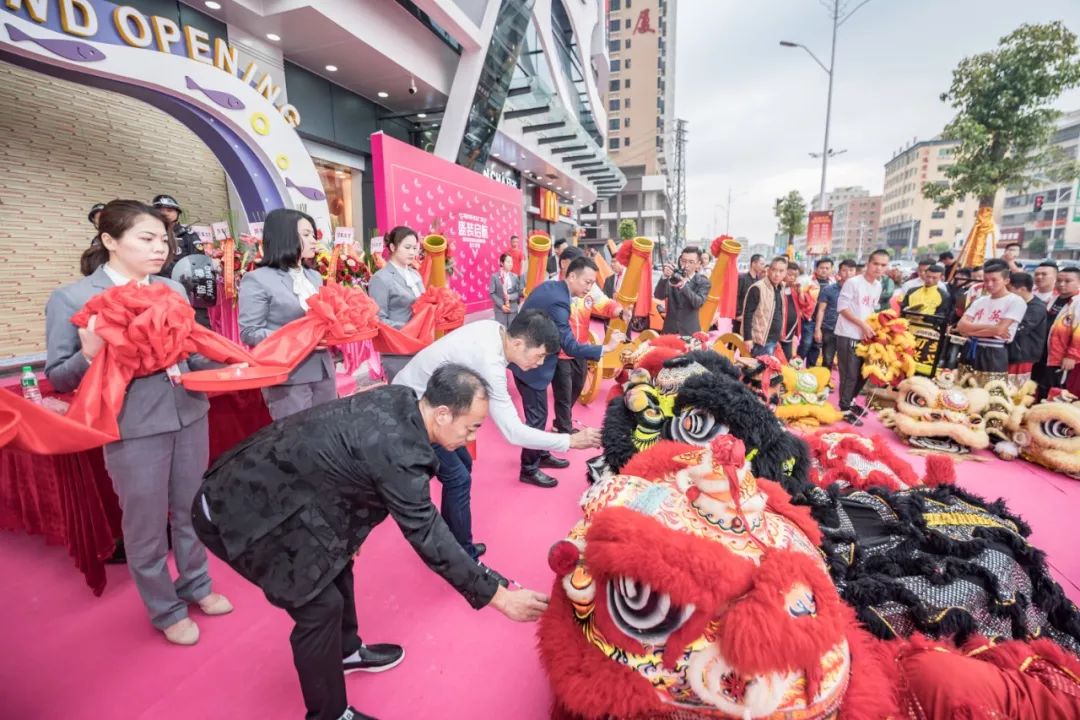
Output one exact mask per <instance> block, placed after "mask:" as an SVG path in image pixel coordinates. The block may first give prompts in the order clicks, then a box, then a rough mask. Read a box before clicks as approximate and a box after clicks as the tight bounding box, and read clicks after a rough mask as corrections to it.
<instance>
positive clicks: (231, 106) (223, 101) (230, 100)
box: [184, 75, 244, 110]
mask: <svg viewBox="0 0 1080 720" xmlns="http://www.w3.org/2000/svg"><path fill="white" fill-rule="evenodd" d="M184 80H186V81H187V87H188V90H198V91H199V92H201V93H202V94H203V95H205V96H206V97H208V98H210V99H211V100H213V101H214V103H215V104H216V105H220V106H221V107H223V108H225V109H226V110H243V109H244V102H243V100H241V99H240V98H238V97H236V96H235V95H230V94H229V93H227V92H222V91H221V90H209V89H207V88H204V87H202V86H200V85H199V83H197V82H195V81H194V80H192V79H191V78H189V77H188V76H187V75H185V76H184Z"/></svg>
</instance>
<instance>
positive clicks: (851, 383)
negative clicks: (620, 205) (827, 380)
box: [836, 337, 866, 412]
mask: <svg viewBox="0 0 1080 720" xmlns="http://www.w3.org/2000/svg"><path fill="white" fill-rule="evenodd" d="M857 344H858V340H852V339H851V338H846V337H837V338H836V361H837V365H838V366H839V369H840V409H841V410H843V411H845V412H846V411H847V410H848V408H850V407H851V403H852V402H853V401H854V400H855V398H856V397H858V395H859V393H860V392H861V391H862V388H863V385H865V384H866V380H864V379H863V376H862V365H863V359H862V358H861V357H859V356H858V355H856V354H855V346H856V345H857Z"/></svg>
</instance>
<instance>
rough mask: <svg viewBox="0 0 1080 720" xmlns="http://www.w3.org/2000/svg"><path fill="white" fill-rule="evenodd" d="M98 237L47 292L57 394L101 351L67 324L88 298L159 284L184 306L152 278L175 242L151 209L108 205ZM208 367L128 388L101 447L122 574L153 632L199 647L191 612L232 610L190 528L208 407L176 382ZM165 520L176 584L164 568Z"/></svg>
mask: <svg viewBox="0 0 1080 720" xmlns="http://www.w3.org/2000/svg"><path fill="white" fill-rule="evenodd" d="M98 231H99V232H98V235H97V237H96V238H95V242H94V244H93V245H91V247H90V248H89V249H87V251H86V253H85V254H84V256H83V261H84V273H85V274H86V277H84V278H82V279H80V280H79V281H77V282H74V283H72V284H70V285H65V286H63V287H61V288H58V289H57V290H55V291H53V293H52V295H51V296H49V303H48V305H47V306H46V307H45V344H46V359H45V376H46V377H47V378H48V379H49V382H50V383H52V386H53V387H54V388H55V389H56V391H57V392H61V393H68V392H72V391H73V390H75V389H76V388H77V387H78V386H79V383H80V382H81V381H82V379H83V376H84V375H85V374H86V371H87V370H88V369H89V368H90V365H91V363H94V362H100V361H99V360H96V358H97V357H98V355H99V353H100V352H101V350H102V349H104V347H105V340H104V339H103V338H102V337H101V336H100V335H98V334H97V333H96V332H94V326H95V321H96V316H94V317H91V318H90V323H89V326H88V327H86V328H77V327H75V325H73V324H72V323H71V317H72V315H74V314H75V313H76V312H77V311H78V310H79V309H80V308H82V307H83V306H84V305H85V304H86V303H87V302H88V301H89V300H90V299H91V298H92V297H94V296H96V295H99V294H101V293H102V292H105V291H106V290H108V289H109V288H111V287H113V286H115V285H125V284H127V283H131V282H136V283H138V284H140V285H149V284H160V283H165V284H166V285H167V286H168V287H169V288H170V289H172V290H174V291H175V292H176V294H177V295H179V296H180V297H182V298H184V300H185V301H186V300H187V293H185V292H184V289H183V288H182V287H181V286H180V285H178V284H177V283H175V282H173V281H172V280H169V279H168V278H164V277H161V276H159V275H158V272H160V271H161V268H162V266H163V265H164V264H165V263H166V262H167V261H168V260H169V259H170V258H171V257H172V256H173V254H174V242H175V241H174V239H173V237H172V234H171V233H170V232H169V231H168V230H167V229H166V223H165V219H164V218H163V217H162V216H161V214H160V213H159V212H158V211H157V210H155V209H154V208H151V207H149V206H147V205H144V204H142V203H141V202H137V201H135V200H113V201H112V202H110V203H109V204H108V205H106V206H105V207H104V208H102V210H101V212H100V213H99V216H98ZM189 363H190V365H191V367H190V368H189ZM208 366H211V363H210V362H209V361H207V360H206V359H205V358H202V357H201V356H197V355H192V356H191V357H189V358H187V359H185V360H181V361H179V362H178V363H176V364H175V365H173V366H172V367H170V368H168V369H166V370H162V371H160V372H157V373H154V374H153V375H146V376H144V377H138V378H135V379H134V380H132V381H131V383H130V384H129V385H128V386H127V390H126V391H125V394H124V405H123V407H122V409H121V411H120V416H119V417H118V418H117V424H118V426H119V430H120V440H118V441H117V442H113V443H109V444H108V445H106V446H105V448H104V453H105V467H106V468H107V469H108V471H109V477H110V478H111V479H112V483H113V488H114V489H115V490H116V494H117V496H118V497H119V499H120V508H121V509H122V510H123V523H122V530H123V534H124V549H125V552H126V555H127V564H128V569H129V570H130V571H131V576H132V578H133V579H134V580H135V587H136V589H137V590H138V591H139V596H140V597H141V598H142V601H143V604H144V605H145V606H146V610H147V613H148V614H149V615H150V620H151V622H152V623H153V625H154V627H156V628H157V629H159V630H161V631H162V632H163V633H164V634H165V637H166V638H167V639H168V640H169V641H170V642H173V643H176V644H178V645H193V644H194V643H196V642H197V641H198V640H199V628H198V626H196V625H195V623H194V622H193V621H192V620H191V619H190V618H189V617H188V604H189V603H192V604H197V605H198V606H199V607H200V609H201V610H202V611H203V612H204V613H205V614H207V615H222V614H224V613H227V612H230V611H231V610H232V605H231V604H230V603H229V601H228V600H227V599H226V598H225V597H224V596H223V595H219V594H218V593H215V592H211V589H210V575H209V574H208V573H207V565H206V548H205V547H204V546H203V544H202V542H200V541H199V539H198V538H197V537H196V535H195V530H194V528H193V527H192V524H191V504H192V502H193V501H194V499H195V491H196V490H197V489H198V487H199V483H200V482H202V474H203V473H204V472H205V471H206V466H207V463H208V461H209V458H210V436H209V430H208V427H209V426H208V425H207V419H206V416H207V412H208V411H209V409H210V403H209V402H207V400H206V395H204V394H203V393H200V392H191V391H189V390H186V389H185V388H184V386H183V385H181V384H180V383H179V382H177V380H176V379H177V378H178V377H179V376H180V375H182V374H183V373H186V372H188V370H189V369H194V370H197V369H200V368H202V367H208ZM170 516H171V517H172V541H173V552H174V555H175V556H176V570H177V574H178V575H179V578H178V579H176V580H173V578H172V576H171V575H170V573H169V566H168V564H167V562H166V561H167V559H168V555H169V547H168V538H167V531H166V521H167V519H168V518H169V517H170Z"/></svg>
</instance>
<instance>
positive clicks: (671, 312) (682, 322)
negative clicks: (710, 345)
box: [653, 273, 712, 335]
mask: <svg viewBox="0 0 1080 720" xmlns="http://www.w3.org/2000/svg"><path fill="white" fill-rule="evenodd" d="M711 286H712V283H710V282H709V278H707V277H705V276H704V275H703V274H702V273H696V274H695V275H694V277H692V278H690V279H689V280H688V281H686V282H684V283H683V284H682V285H681V286H679V287H672V286H671V285H670V284H669V283H668V280H667V278H660V282H658V283H656V290H655V291H654V292H653V297H655V298H656V299H657V300H664V301H665V302H664V329H663V330H662V332H663V333H665V334H673V335H693V334H694V333H696V332H701V331H702V329H703V328H702V327H701V318H700V317H699V316H698V311H700V310H701V306H702V305H704V304H705V299H706V298H707V297H708V295H709V288H710V287H711ZM704 329H705V330H708V328H704Z"/></svg>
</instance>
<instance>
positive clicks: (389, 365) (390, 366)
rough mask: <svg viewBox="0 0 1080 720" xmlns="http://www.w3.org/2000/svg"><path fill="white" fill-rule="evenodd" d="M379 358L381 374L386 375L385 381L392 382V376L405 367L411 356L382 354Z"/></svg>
mask: <svg viewBox="0 0 1080 720" xmlns="http://www.w3.org/2000/svg"><path fill="white" fill-rule="evenodd" d="M380 359H381V360H382V369H383V374H384V375H386V382H393V381H394V376H395V375H397V374H398V373H399V372H401V371H402V370H404V369H405V366H406V365H408V364H409V361H410V360H412V359H413V356H412V355H388V354H384V355H382V357H381V358H380Z"/></svg>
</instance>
